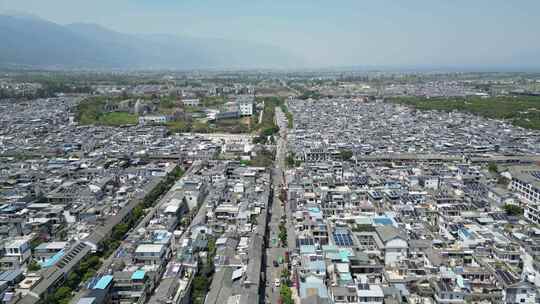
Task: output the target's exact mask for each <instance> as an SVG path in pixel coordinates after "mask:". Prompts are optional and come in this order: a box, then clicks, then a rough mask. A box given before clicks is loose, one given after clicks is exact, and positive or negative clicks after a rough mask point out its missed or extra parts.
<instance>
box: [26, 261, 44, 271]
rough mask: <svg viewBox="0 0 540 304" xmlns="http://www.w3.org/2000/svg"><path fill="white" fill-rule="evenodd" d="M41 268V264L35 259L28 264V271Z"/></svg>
mask: <svg viewBox="0 0 540 304" xmlns="http://www.w3.org/2000/svg"><path fill="white" fill-rule="evenodd" d="M40 269H41V266H39V264H38V262H36V261H35V260H32V261H31V262H30V263H29V264H28V271H39V270H40Z"/></svg>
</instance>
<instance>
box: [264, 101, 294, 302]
mask: <svg viewBox="0 0 540 304" xmlns="http://www.w3.org/2000/svg"><path fill="white" fill-rule="evenodd" d="M275 119H276V123H277V125H278V126H279V128H280V133H279V135H280V136H279V137H278V140H277V145H276V160H275V167H274V168H272V181H273V185H272V187H273V190H274V197H273V203H272V206H271V207H270V210H271V211H270V212H271V216H270V220H269V223H268V229H267V231H268V233H269V242H268V247H267V248H266V265H265V267H266V288H265V303H278V300H279V287H276V286H275V283H274V282H275V280H276V279H280V278H281V272H282V270H283V268H284V267H286V265H284V264H279V265H278V267H275V266H274V265H273V264H274V261H276V262H278V261H281V260H284V257H285V252H286V251H291V250H292V249H293V248H294V246H295V244H294V242H295V239H294V227H292V225H291V221H290V219H291V217H290V214H287V216H286V217H285V219H286V223H285V225H286V228H287V247H282V246H281V243H280V241H279V237H278V236H279V224H280V221H281V219H282V216H283V215H286V213H290V212H288V209H287V210H286V209H285V208H284V207H283V206H284V203H283V202H282V201H281V200H280V199H279V194H280V193H281V190H282V185H283V183H284V180H283V172H284V169H285V157H286V149H287V142H286V138H287V118H286V117H285V114H284V113H283V112H282V111H281V109H280V108H279V107H276V117H275Z"/></svg>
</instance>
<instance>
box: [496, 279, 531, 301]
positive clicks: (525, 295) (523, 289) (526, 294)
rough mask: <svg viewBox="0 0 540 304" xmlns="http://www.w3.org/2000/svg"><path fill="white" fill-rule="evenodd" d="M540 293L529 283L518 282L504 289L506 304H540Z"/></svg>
mask: <svg viewBox="0 0 540 304" xmlns="http://www.w3.org/2000/svg"><path fill="white" fill-rule="evenodd" d="M538 293H539V291H538V290H537V288H536V287H535V286H534V285H533V284H531V283H529V282H518V283H515V284H512V285H510V286H508V287H506V288H505V289H504V293H503V294H504V296H503V297H504V303H507V304H520V303H526V304H534V303H538V302H537V301H536V300H537V299H538V298H539V294H538Z"/></svg>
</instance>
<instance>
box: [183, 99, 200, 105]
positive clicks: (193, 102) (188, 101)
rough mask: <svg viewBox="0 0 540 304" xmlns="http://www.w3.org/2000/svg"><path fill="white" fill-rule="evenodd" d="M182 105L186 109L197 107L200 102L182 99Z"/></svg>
mask: <svg viewBox="0 0 540 304" xmlns="http://www.w3.org/2000/svg"><path fill="white" fill-rule="evenodd" d="M182 103H183V104H184V106H186V107H198V106H199V105H200V100H199V99H198V98H190V99H183V100H182Z"/></svg>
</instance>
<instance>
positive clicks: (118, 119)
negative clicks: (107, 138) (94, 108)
mask: <svg viewBox="0 0 540 304" xmlns="http://www.w3.org/2000/svg"><path fill="white" fill-rule="evenodd" d="M138 123H139V116H138V115H135V114H130V113H126V112H111V113H104V114H102V115H100V116H99V117H98V120H97V124H98V125H104V126H123V125H136V124H138Z"/></svg>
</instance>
